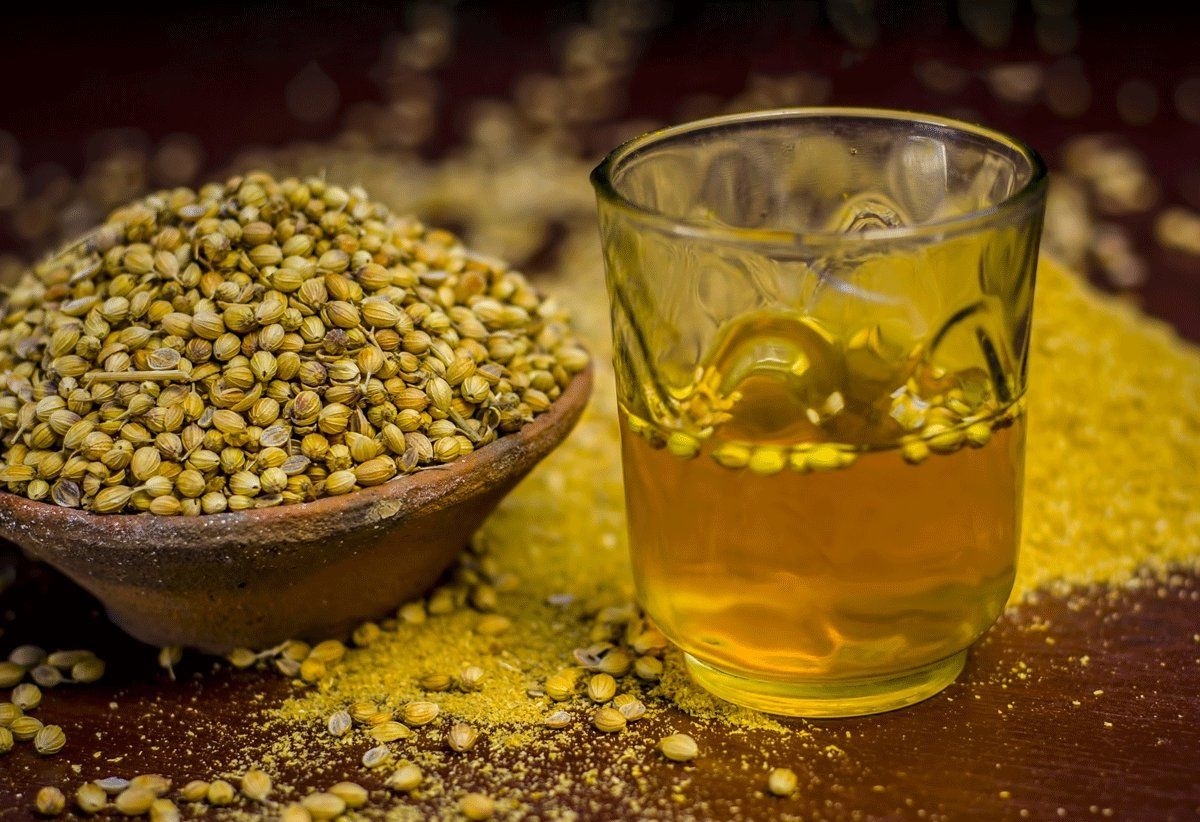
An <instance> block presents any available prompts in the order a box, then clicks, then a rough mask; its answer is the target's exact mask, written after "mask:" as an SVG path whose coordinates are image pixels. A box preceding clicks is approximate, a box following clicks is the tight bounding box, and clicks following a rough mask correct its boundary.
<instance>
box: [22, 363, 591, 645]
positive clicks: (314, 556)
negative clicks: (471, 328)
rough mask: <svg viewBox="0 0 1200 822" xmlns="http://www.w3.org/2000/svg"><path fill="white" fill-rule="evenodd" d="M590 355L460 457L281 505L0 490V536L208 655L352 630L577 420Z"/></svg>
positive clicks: (397, 595) (469, 526) (451, 555)
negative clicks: (129, 508) (147, 508)
mask: <svg viewBox="0 0 1200 822" xmlns="http://www.w3.org/2000/svg"><path fill="white" fill-rule="evenodd" d="M591 388H592V369H591V367H590V366H589V367H588V368H587V369H585V370H584V371H582V372H580V373H579V374H577V375H576V376H575V377H574V379H572V381H571V383H570V384H569V385H568V386H567V388H566V389H565V390H564V391H563V393H562V395H561V396H560V397H559V398H558V399H557V400H556V401H555V402H554V404H553V405H552V406H551V407H550V409H549V410H548V411H546V412H545V413H544V414H542V415H540V416H539V417H537V418H536V419H534V421H533V422H531V423H529V424H527V425H525V426H524V427H523V428H521V429H520V430H519V431H517V432H514V433H511V434H507V435H504V436H502V437H500V438H498V439H496V440H495V441H494V442H491V443H489V444H488V445H486V446H484V447H482V448H480V449H479V450H478V451H474V452H472V453H470V454H468V455H466V456H464V457H460V458H459V459H456V460H454V461H453V462H450V463H446V464H444V465H440V466H438V467H436V468H428V469H425V470H422V471H418V472H417V473H414V474H409V475H406V476H403V477H397V478H396V479H393V480H391V481H390V482H388V483H385V484H384V485H379V486H376V487H373V488H367V489H364V490H361V491H355V492H353V493H350V494H346V495H343V496H338V497H325V498H322V499H318V500H315V501H313V502H305V503H298V504H294V505H281V506H277V507H274V508H263V509H258V510H247V511H238V512H232V513H225V514H208V515H203V516H198V517H160V516H155V515H153V514H91V513H87V512H85V511H79V510H75V509H71V508H62V507H59V506H57V505H52V504H49V503H43V502H35V501H33V500H30V499H27V498H25V497H22V496H18V495H16V494H10V493H2V492H0V536H2V537H3V538H5V539H7V540H9V541H10V542H14V543H16V544H17V545H19V546H20V547H21V548H22V549H24V550H25V552H26V553H27V554H29V555H30V556H31V557H33V558H34V559H38V560H42V561H44V562H46V563H48V564H50V565H51V566H53V567H54V568H56V569H58V570H59V571H61V572H62V573H64V574H66V575H67V576H68V577H70V578H71V579H72V580H74V581H75V582H76V583H78V584H79V585H81V586H82V587H83V588H85V589H87V590H88V591H90V592H91V593H92V594H94V595H95V596H96V597H97V598H98V599H99V600H100V601H101V602H102V603H103V604H104V606H105V608H106V609H107V610H108V614H109V616H110V617H111V618H112V620H113V621H114V622H115V623H116V624H117V625H119V626H120V627H121V628H123V629H124V630H125V631H126V632H127V633H129V634H132V635H133V636H134V637H136V638H137V639H140V640H142V641H143V642H148V643H150V644H152V645H157V646H160V647H161V646H166V645H180V646H186V647H191V648H197V649H199V650H202V651H207V652H210V653H224V652H226V651H228V650H230V649H232V648H237V647H245V648H265V647H268V646H271V645H274V644H276V643H279V642H281V641H283V640H286V639H291V638H313V639H317V638H320V639H323V638H327V637H331V636H344V635H346V634H347V633H349V632H350V631H351V630H353V628H354V627H355V626H356V625H358V624H359V623H361V622H362V621H363V620H365V619H372V618H377V617H380V616H382V615H383V614H385V613H387V612H388V611H389V610H390V609H392V608H395V607H396V605H397V604H399V603H401V602H403V601H405V600H408V599H411V598H413V597H416V596H419V595H420V594H422V593H423V592H424V591H425V590H426V589H428V588H429V587H430V586H431V585H432V584H433V583H434V582H435V581H436V580H437V579H438V577H439V576H440V575H441V574H442V573H443V572H444V571H445V570H446V569H447V568H448V567H449V566H450V565H451V563H452V562H453V561H454V559H455V557H456V556H457V555H458V553H459V552H460V551H461V550H462V549H463V547H464V546H465V545H466V544H467V541H468V540H469V538H470V536H471V534H472V533H474V531H475V530H476V529H477V528H478V527H479V525H480V524H481V523H482V522H483V520H484V518H485V517H487V515H488V514H490V513H491V512H492V510H493V509H494V508H495V507H496V505H497V504H498V503H499V502H500V500H501V499H502V498H503V497H504V495H505V494H507V493H508V492H509V491H511V490H512V488H513V487H514V486H515V485H516V484H517V483H518V482H519V481H520V480H521V478H523V477H524V476H525V475H526V474H528V473H529V471H530V470H531V469H532V468H533V467H534V466H535V465H536V464H537V463H538V462H539V461H540V460H541V459H542V458H543V457H545V456H546V455H547V454H549V453H550V452H551V451H552V450H553V449H554V448H555V447H556V446H558V445H559V444H560V443H561V442H562V441H563V440H564V439H566V437H567V435H568V434H569V433H570V432H571V429H572V428H574V426H575V423H576V422H578V420H579V417H580V415H581V414H582V413H583V409H584V407H585V406H586V405H587V400H588V396H589V395H590V393H591Z"/></svg>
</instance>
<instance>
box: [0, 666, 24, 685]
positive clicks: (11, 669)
mask: <svg viewBox="0 0 1200 822" xmlns="http://www.w3.org/2000/svg"><path fill="white" fill-rule="evenodd" d="M24 678H25V666H24V665H18V664H17V663H15V662H10V661H5V662H0V688H11V687H13V686H14V685H16V684H17V683H19V682H20V681H21V680H22V679H24Z"/></svg>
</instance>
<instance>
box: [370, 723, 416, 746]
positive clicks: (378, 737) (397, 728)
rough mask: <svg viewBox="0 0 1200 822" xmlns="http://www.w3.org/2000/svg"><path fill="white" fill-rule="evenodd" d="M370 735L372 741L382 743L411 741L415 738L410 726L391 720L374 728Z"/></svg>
mask: <svg viewBox="0 0 1200 822" xmlns="http://www.w3.org/2000/svg"><path fill="white" fill-rule="evenodd" d="M369 734H370V736H371V738H372V739H374V740H375V741H376V742H381V743H387V742H395V741H396V740H398V739H409V738H411V737H412V736H413V732H412V730H411V729H410V728H409V727H408V726H406V725H402V724H401V723H399V722H396V721H394V720H390V719H389V720H388V721H387V722H380V723H379V724H378V725H375V726H373V727H372V728H371V730H370V731H369Z"/></svg>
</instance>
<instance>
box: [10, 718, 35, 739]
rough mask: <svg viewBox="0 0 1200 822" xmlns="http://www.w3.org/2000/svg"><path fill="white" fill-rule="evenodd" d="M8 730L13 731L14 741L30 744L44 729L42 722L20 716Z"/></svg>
mask: <svg viewBox="0 0 1200 822" xmlns="http://www.w3.org/2000/svg"><path fill="white" fill-rule="evenodd" d="M8 729H9V730H10V731H12V735H13V739H15V740H17V741H18V742H28V741H29V740H31V739H33V738H34V737H35V736H37V732H38V731H40V730H41V729H42V721H41V720H40V719H38V718H36V717H32V716H19V717H17V718H16V719H14V720H13V722H12V724H11V725H9V726H8Z"/></svg>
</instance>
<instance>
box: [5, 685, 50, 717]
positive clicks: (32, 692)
mask: <svg viewBox="0 0 1200 822" xmlns="http://www.w3.org/2000/svg"><path fill="white" fill-rule="evenodd" d="M9 698H10V699H11V700H12V704H14V705H16V706H17V707H18V708H20V709H21V710H22V711H32V710H33V709H34V708H36V707H37V706H38V705H41V704H42V692H41V689H39V688H38V686H37V685H34V684H33V683H31V682H22V683H21V684H20V685H18V686H17V687H15V688H13V690H12V696H11V697H9Z"/></svg>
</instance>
